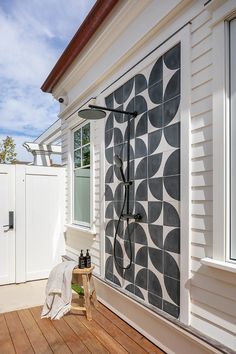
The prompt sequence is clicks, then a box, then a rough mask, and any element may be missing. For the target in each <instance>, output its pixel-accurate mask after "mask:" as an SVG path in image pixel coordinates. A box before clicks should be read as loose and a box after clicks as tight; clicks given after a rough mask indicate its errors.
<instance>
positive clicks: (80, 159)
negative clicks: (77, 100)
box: [73, 123, 90, 226]
mask: <svg viewBox="0 0 236 354" xmlns="http://www.w3.org/2000/svg"><path fill="white" fill-rule="evenodd" d="M73 147H74V149H73V150H74V151H73V154H74V155H73V157H74V211H73V219H74V223H76V224H81V225H85V226H89V225H90V124H89V123H87V124H86V125H83V126H82V127H81V128H79V129H77V130H76V131H75V132H74V144H73Z"/></svg>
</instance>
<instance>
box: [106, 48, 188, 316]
mask: <svg viewBox="0 0 236 354" xmlns="http://www.w3.org/2000/svg"><path fill="white" fill-rule="evenodd" d="M180 70H181V68H180V44H177V45H175V46H174V47H173V48H170V49H169V50H168V51H167V52H166V53H164V54H163V55H162V56H160V57H159V58H157V59H156V60H155V62H153V63H152V64H150V65H148V66H146V67H145V68H144V69H143V70H142V71H141V72H140V73H138V74H136V75H135V77H131V78H129V79H128V80H127V82H126V83H124V84H123V85H122V86H120V87H119V88H117V89H116V90H115V92H113V93H111V94H110V95H109V96H107V97H106V98H105V103H106V105H107V107H110V108H117V109H122V110H129V111H133V110H137V112H138V116H137V117H136V118H132V119H131V120H130V149H129V150H130V170H129V175H130V180H132V181H133V184H132V186H131V187H130V206H129V212H130V213H140V214H141V216H142V219H141V220H140V221H139V222H135V221H133V220H132V221H130V222H129V224H128V225H127V224H126V222H124V221H122V222H121V223H120V225H119V228H118V229H117V223H118V219H119V216H120V212H121V210H122V206H123V200H124V195H125V193H124V185H123V184H122V175H121V173H120V169H119V168H117V167H116V166H114V162H113V157H114V155H118V156H119V157H120V159H121V160H122V161H123V170H124V175H125V178H127V172H128V171H127V151H128V142H127V139H128V134H127V133H128V132H127V116H126V115H122V114H117V113H110V114H108V115H107V118H106V122H105V151H104V155H105V195H104V199H105V203H104V204H105V217H106V222H105V254H106V257H105V258H106V261H105V277H106V279H108V280H109V281H110V282H112V283H114V284H115V285H116V286H119V287H120V288H122V289H124V290H125V291H126V293H127V294H132V296H135V297H136V298H137V299H139V300H141V301H143V302H144V303H145V304H146V305H148V306H150V308H153V307H156V308H158V309H161V310H163V311H165V312H166V313H168V314H170V315H171V316H173V317H175V318H178V316H179V303H180V272H179V264H180V227H181V225H180V224H181V220H180V219H181V218H180V202H181V201H180V178H181V176H180V162H181V161H180V139H181V136H180V125H181V117H180V108H179V107H180V100H181V96H180V94H181V93H180V86H181V83H180V77H181V75H180ZM126 205H127V203H125V212H126ZM116 229H117V232H118V235H117V242H116V249H115V256H116V261H115V259H114V237H115V233H116V232H115V230H116ZM130 241H131V243H130ZM129 264H130V267H129V268H128V269H122V267H127V266H128V265H129Z"/></svg>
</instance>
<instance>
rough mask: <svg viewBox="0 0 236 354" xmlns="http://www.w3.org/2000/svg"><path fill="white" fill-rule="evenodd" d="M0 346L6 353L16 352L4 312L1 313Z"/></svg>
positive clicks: (13, 353)
mask: <svg viewBox="0 0 236 354" xmlns="http://www.w3.org/2000/svg"><path fill="white" fill-rule="evenodd" d="M0 348H1V351H2V353H4V354H15V349H14V345H13V343H12V339H11V336H10V333H9V330H8V328H7V323H6V320H5V317H4V315H3V314H0Z"/></svg>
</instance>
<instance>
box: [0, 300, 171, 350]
mask: <svg viewBox="0 0 236 354" xmlns="http://www.w3.org/2000/svg"><path fill="white" fill-rule="evenodd" d="M40 313H41V307H34V308H31V309H25V310H19V311H13V312H8V313H4V314H0V353H1V354H10V353H19V354H26V353H27V354H28V353H40V354H47V353H57V354H60V353H61V354H67V353H96V354H99V353H112V354H114V353H132V354H139V353H140V354H141V353H158V354H161V353H164V352H163V351H161V350H160V349H159V348H157V347H156V346H155V345H154V344H152V343H151V342H150V341H148V340H147V339H146V338H145V337H143V336H142V335H141V334H140V333H139V332H137V331H136V330H135V329H133V328H132V327H131V326H129V325H128V324H127V323H126V322H124V321H123V320H121V319H120V318H119V317H118V316H116V315H115V314H114V313H113V312H111V311H110V310H109V309H107V308H106V307H105V306H103V305H102V304H99V309H98V310H95V309H93V312H92V315H93V320H92V321H87V319H86V318H85V316H84V315H72V314H69V315H66V316H64V317H63V319H61V320H60V321H51V320H48V319H43V320H41V319H40Z"/></svg>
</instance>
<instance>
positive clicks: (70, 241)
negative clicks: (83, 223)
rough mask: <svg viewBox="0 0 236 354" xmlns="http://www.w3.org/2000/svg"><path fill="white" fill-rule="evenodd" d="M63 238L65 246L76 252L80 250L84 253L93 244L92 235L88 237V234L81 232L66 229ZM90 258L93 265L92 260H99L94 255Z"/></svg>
mask: <svg viewBox="0 0 236 354" xmlns="http://www.w3.org/2000/svg"><path fill="white" fill-rule="evenodd" d="M64 237H65V242H66V246H68V247H71V248H73V249H75V250H77V251H78V252H80V250H81V249H82V250H84V251H85V250H86V249H92V248H93V245H94V242H95V240H94V237H93V235H88V233H85V232H83V231H77V230H72V229H68V230H67V231H66V232H64ZM92 257H93V263H96V261H95V259H94V258H98V259H99V257H96V255H94V253H93V255H92Z"/></svg>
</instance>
